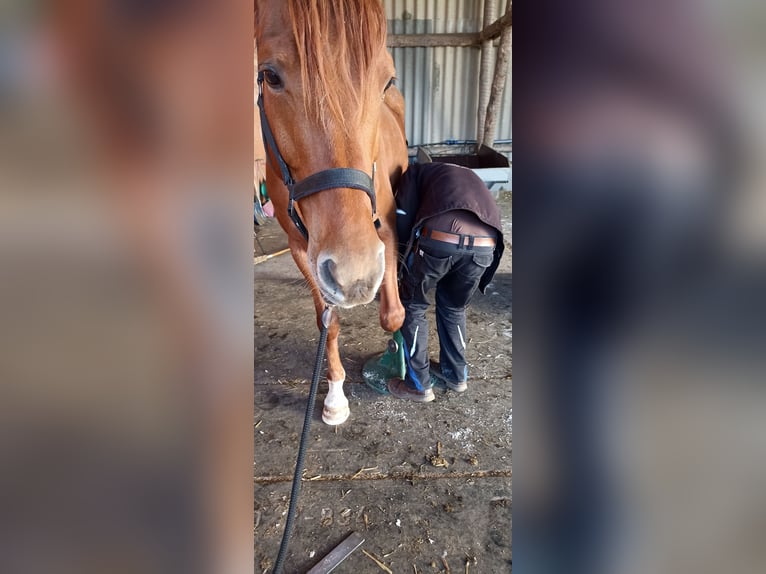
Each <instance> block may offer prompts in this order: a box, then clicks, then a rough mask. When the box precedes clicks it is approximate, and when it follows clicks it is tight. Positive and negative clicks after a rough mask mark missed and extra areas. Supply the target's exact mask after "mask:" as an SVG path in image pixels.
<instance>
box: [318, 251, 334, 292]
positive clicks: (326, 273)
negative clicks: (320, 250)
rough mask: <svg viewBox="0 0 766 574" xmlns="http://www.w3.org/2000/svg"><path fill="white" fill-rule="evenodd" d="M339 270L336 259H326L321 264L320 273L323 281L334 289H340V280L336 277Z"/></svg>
mask: <svg viewBox="0 0 766 574" xmlns="http://www.w3.org/2000/svg"><path fill="white" fill-rule="evenodd" d="M337 270H338V266H337V265H336V264H335V260H333V259H330V258H328V259H325V260H324V261H323V262H322V263H321V264H320V265H319V275H320V278H321V279H322V282H323V283H324V284H325V285H326V286H327V287H329V288H330V289H332V290H333V291H337V290H338V281H337V279H336V278H335V273H336V272H337Z"/></svg>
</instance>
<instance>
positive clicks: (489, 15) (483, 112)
mask: <svg viewBox="0 0 766 574" xmlns="http://www.w3.org/2000/svg"><path fill="white" fill-rule="evenodd" d="M496 9H497V0H484V23H483V24H482V29H486V28H487V27H488V26H489V25H490V24H491V23H492V19H493V18H494V17H495V11H496ZM493 50H494V48H493V46H492V40H489V39H485V40H484V42H482V44H481V67H480V68H479V109H478V115H477V118H476V140H477V148H476V149H478V148H479V146H481V143H482V140H483V138H484V123H485V121H486V116H487V106H488V104H489V96H490V91H491V87H492V80H491V79H490V70H491V69H492V56H493Z"/></svg>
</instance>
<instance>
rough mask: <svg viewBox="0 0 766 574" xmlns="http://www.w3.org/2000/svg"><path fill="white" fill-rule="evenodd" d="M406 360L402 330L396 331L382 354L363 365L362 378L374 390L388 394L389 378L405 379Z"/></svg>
mask: <svg viewBox="0 0 766 574" xmlns="http://www.w3.org/2000/svg"><path fill="white" fill-rule="evenodd" d="M406 368H407V367H406V364H405V362H404V339H403V338H402V333H401V331H396V332H395V333H394V335H393V338H392V339H390V340H389V341H388V347H387V348H386V350H385V351H384V352H383V353H382V354H381V355H380V356H375V357H373V358H372V359H370V360H368V361H367V362H366V363H365V364H364V367H362V378H363V379H364V382H365V384H366V385H367V386H368V387H370V388H371V389H373V390H374V391H376V392H378V393H380V394H383V395H387V394H388V380H389V379H394V378H399V379H404V376H405V374H406Z"/></svg>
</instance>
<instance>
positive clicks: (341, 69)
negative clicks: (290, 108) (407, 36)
mask: <svg viewBox="0 0 766 574" xmlns="http://www.w3.org/2000/svg"><path fill="white" fill-rule="evenodd" d="M288 8H289V13H290V21H291V23H292V31H293V36H294V37H295V43H296V46H297V48H298V59H299V61H300V66H301V79H302V82H303V104H304V107H305V108H306V112H307V113H309V114H312V115H313V117H316V118H318V119H319V121H320V122H321V124H322V125H323V126H324V127H327V126H328V124H329V123H330V120H332V121H333V123H334V124H335V125H336V127H343V126H348V127H349V128H350V127H351V126H352V125H354V124H355V123H356V120H357V119H358V117H357V115H358V114H359V113H360V112H361V107H362V106H361V104H362V102H363V101H364V97H365V90H369V89H376V90H377V89H380V88H382V86H377V85H376V83H375V81H374V79H373V78H372V77H371V74H372V72H373V71H374V67H373V66H374V64H375V63H376V60H377V58H378V56H379V54H380V52H381V50H385V45H386V18H385V14H384V13H383V7H382V4H381V2H380V0H288Z"/></svg>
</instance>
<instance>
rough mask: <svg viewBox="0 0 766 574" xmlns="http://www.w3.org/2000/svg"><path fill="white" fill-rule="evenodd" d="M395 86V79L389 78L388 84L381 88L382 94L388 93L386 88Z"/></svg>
mask: <svg viewBox="0 0 766 574" xmlns="http://www.w3.org/2000/svg"><path fill="white" fill-rule="evenodd" d="M395 84H396V77H393V78H391V79H390V80H388V83H387V84H386V87H385V88H383V93H384V94H385V93H386V92H387V91H388V88H390V87H391V86H393V85H395Z"/></svg>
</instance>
